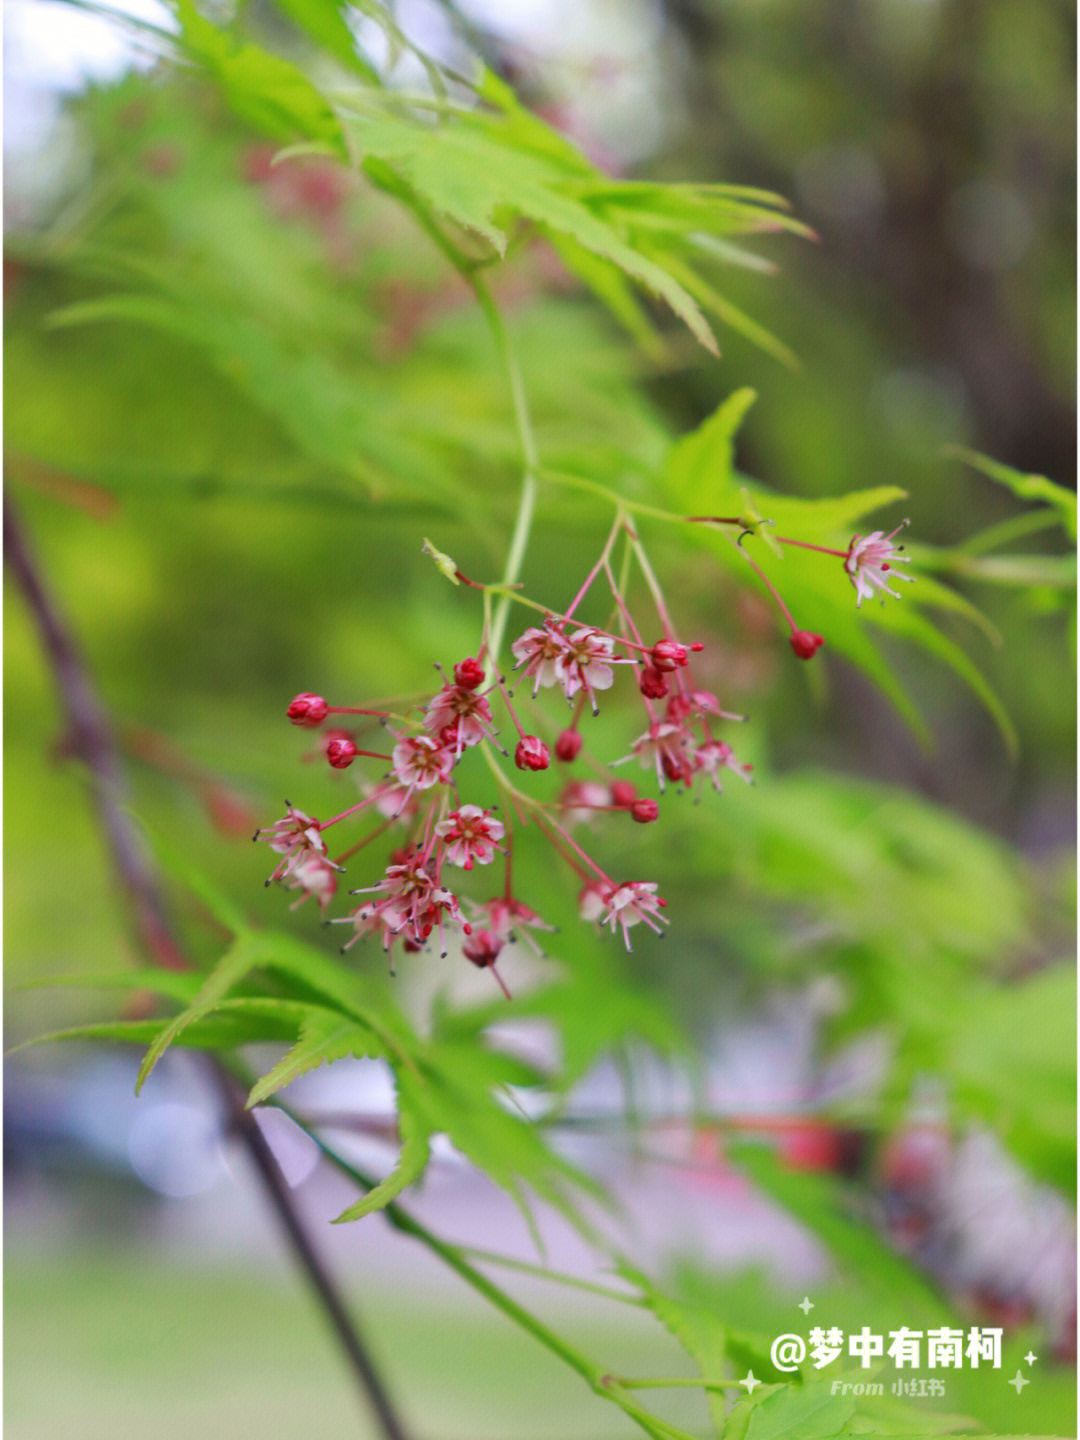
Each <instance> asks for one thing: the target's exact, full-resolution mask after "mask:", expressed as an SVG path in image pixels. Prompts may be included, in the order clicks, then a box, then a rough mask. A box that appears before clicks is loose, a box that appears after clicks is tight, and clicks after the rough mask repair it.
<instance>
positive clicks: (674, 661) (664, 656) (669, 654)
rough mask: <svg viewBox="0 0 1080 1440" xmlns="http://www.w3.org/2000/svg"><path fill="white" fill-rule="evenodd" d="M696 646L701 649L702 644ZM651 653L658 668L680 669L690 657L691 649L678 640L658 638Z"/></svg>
mask: <svg viewBox="0 0 1080 1440" xmlns="http://www.w3.org/2000/svg"><path fill="white" fill-rule="evenodd" d="M695 648H696V649H698V650H700V649H701V646H700V645H698V646H696V647H695ZM649 654H650V656H651V657H652V663H653V664H654V665H655V666H656V668H657V670H678V668H679V667H680V666H681V665H685V664H686V662H687V661H688V660H689V659H690V651H689V650H688V649H687V648H686V646H685V645H680V644H679V642H678V641H677V640H658V641H657V642H656V644H655V645H654V646H653V647H652V649H651V650H650V651H649Z"/></svg>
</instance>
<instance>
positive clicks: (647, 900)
mask: <svg viewBox="0 0 1080 1440" xmlns="http://www.w3.org/2000/svg"><path fill="white" fill-rule="evenodd" d="M665 904H666V901H664V900H661V899H660V897H659V895H657V893H656V885H655V884H654V883H653V882H652V881H651V880H648V881H646V880H634V881H631V882H630V883H629V884H626V885H620V886H619V887H618V888H617V889H616V890H613V891H611V892H610V894H608V895H607V897H606V899H605V903H604V912H605V913H603V914H602V915H601V917H600V923H601V925H610V926H611V928H612V931H614V929H615V927H616V926H618V927H619V928H620V929H621V930H622V932H623V940H624V941H625V942H626V948H627V950H629V949H630V948H631V945H630V931H631V929H632V928H633V926H635V925H639V924H645V925H647V926H648V927H649V929H650V930H653V931H655V933H656V934H658V935H659V934H660V927H661V926H662V925H666V924H667V921H666V920H665V918H664V917H663V915H661V914H660V911H661V910H662V909H663V908H664V905H665Z"/></svg>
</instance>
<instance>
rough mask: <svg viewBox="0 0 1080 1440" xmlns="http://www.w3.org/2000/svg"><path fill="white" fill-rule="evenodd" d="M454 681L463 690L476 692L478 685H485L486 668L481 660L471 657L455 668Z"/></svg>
mask: <svg viewBox="0 0 1080 1440" xmlns="http://www.w3.org/2000/svg"><path fill="white" fill-rule="evenodd" d="M454 681H455V683H456V684H458V685H460V686H461V688H462V689H463V690H475V689H476V687H477V686H478V685H482V684H483V683H484V667H483V665H481V664H480V661H479V660H474V659H473V658H472V656H469V658H468V659H466V660H461V661H459V663H458V664H457V665H455V666H454Z"/></svg>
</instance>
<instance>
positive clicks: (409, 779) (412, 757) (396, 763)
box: [393, 735, 454, 795]
mask: <svg viewBox="0 0 1080 1440" xmlns="http://www.w3.org/2000/svg"><path fill="white" fill-rule="evenodd" d="M453 768H454V752H453V751H452V750H451V749H450V748H449V747H448V746H446V745H442V744H440V743H439V741H437V740H433V739H432V738H431V736H430V735H412V736H409V737H408V738H407V739H405V740H400V741H399V742H398V743H397V744H396V745H395V746H394V750H393V772H394V778H395V780H397V782H398V784H399V785H401V786H402V787H403V788H404V789H405V790H406V791H407V792H408V793H409V794H410V795H411V794H412V793H413V791H414V790H428V789H430V788H431V786H432V785H445V783H446V782H447V781H448V780H449V779H450V771H451V770H452V769H453Z"/></svg>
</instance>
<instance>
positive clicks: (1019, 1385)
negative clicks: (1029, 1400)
mask: <svg viewBox="0 0 1080 1440" xmlns="http://www.w3.org/2000/svg"><path fill="white" fill-rule="evenodd" d="M1008 1383H1009V1384H1010V1385H1014V1386H1015V1387H1016V1393H1017V1395H1019V1394H1020V1391H1021V1390H1023V1388H1024V1386H1025V1385H1030V1384H1031V1381H1030V1380H1029V1379H1028V1378H1027V1376H1026V1375H1022V1374H1021V1373H1020V1371H1019V1370H1017V1372H1016V1374H1015V1375H1014V1376H1013V1378H1012V1379H1011V1380H1010V1381H1009V1382H1008Z"/></svg>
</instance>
